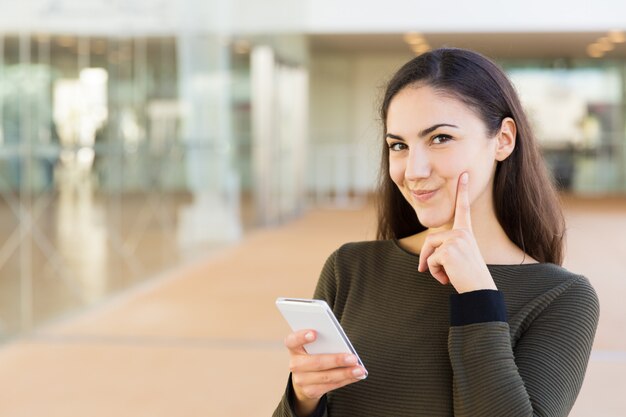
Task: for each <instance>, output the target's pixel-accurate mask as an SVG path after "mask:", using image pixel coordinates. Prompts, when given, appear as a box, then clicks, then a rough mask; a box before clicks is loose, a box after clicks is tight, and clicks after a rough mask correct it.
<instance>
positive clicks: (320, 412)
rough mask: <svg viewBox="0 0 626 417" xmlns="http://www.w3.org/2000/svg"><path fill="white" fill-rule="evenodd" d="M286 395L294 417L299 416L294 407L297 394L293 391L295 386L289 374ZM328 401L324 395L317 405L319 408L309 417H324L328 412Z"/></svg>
mask: <svg viewBox="0 0 626 417" xmlns="http://www.w3.org/2000/svg"><path fill="white" fill-rule="evenodd" d="M285 394H286V395H287V401H288V402H289V408H290V409H291V413H292V414H293V415H294V416H295V415H297V414H296V408H295V407H294V405H293V403H294V396H295V393H294V391H293V384H292V382H291V374H289V382H287V391H286V392H285ZM326 401H327V400H326V394H324V396H323V397H322V398H321V399H320V402H319V403H317V408H316V409H315V411H313V414H311V415H310V416H309V417H323V416H324V412H325V411H326Z"/></svg>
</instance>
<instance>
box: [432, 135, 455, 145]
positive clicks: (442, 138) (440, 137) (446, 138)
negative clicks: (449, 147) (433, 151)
mask: <svg viewBox="0 0 626 417" xmlns="http://www.w3.org/2000/svg"><path fill="white" fill-rule="evenodd" d="M450 140H452V136H448V135H437V136H434V137H433V138H432V140H431V143H433V144H435V145H441V144H443V143H446V142H448V141H450Z"/></svg>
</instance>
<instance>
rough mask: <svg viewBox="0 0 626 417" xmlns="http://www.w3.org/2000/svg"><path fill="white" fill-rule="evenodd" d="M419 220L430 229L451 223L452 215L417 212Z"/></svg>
mask: <svg viewBox="0 0 626 417" xmlns="http://www.w3.org/2000/svg"><path fill="white" fill-rule="evenodd" d="M416 214H417V220H419V222H420V223H421V224H422V226H424V227H426V228H428V229H436V228H439V227H442V226H445V225H447V224H448V223H450V221H451V219H450V217H446V216H436V215H435V216H429V215H427V214H426V213H416Z"/></svg>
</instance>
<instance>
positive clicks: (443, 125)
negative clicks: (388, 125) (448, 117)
mask: <svg viewBox="0 0 626 417" xmlns="http://www.w3.org/2000/svg"><path fill="white" fill-rule="evenodd" d="M440 127H453V128H455V129H458V128H459V127H458V126H457V125H451V124H449V123H437V124H436V125H432V126H431V127H429V128H427V129H424V130H422V131H421V132H419V133H418V134H417V136H418V137H420V138H421V137H424V136H426V135H428V134H429V133H431V132H434V131H435V130H437V129H439V128H440ZM385 137H387V138H390V139H397V140H404V139H403V138H402V136H398V135H394V134H393V133H387V134H386V135H385Z"/></svg>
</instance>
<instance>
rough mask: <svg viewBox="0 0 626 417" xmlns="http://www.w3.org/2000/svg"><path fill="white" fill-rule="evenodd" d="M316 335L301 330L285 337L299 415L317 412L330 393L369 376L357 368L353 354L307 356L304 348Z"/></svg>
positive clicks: (312, 331) (359, 367)
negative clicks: (319, 404) (316, 409)
mask: <svg viewBox="0 0 626 417" xmlns="http://www.w3.org/2000/svg"><path fill="white" fill-rule="evenodd" d="M316 336H317V334H316V332H315V330H299V331H297V332H293V333H291V334H289V336H287V338H285V346H287V349H289V356H290V360H289V370H290V371H291V382H292V385H293V389H294V393H295V404H294V406H295V408H296V410H295V411H296V414H297V415H299V416H308V415H309V414H311V413H312V412H313V411H315V408H316V407H317V404H318V403H319V401H320V398H322V396H323V395H324V394H326V393H327V392H329V391H332V390H335V389H337V388H341V387H343V386H345V385H348V384H352V383H354V382H357V381H360V380H362V379H365V378H366V377H367V371H366V370H365V368H363V367H362V366H359V365H358V361H357V357H356V356H355V355H353V354H350V353H336V354H324V355H309V354H308V353H306V351H305V350H304V345H306V344H308V343H311V342H313V341H314V340H315V338H316Z"/></svg>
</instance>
